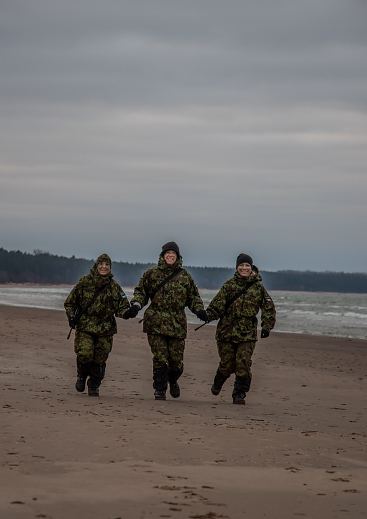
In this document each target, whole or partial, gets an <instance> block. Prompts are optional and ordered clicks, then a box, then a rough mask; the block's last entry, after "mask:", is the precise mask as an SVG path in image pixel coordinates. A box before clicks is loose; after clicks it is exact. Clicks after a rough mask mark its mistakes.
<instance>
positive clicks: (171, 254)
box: [163, 250, 177, 265]
mask: <svg viewBox="0 0 367 519" xmlns="http://www.w3.org/2000/svg"><path fill="white" fill-rule="evenodd" d="M163 258H164V261H165V262H166V263H167V265H174V264H175V263H176V260H177V254H176V253H175V251H173V250H168V251H167V252H165V254H164V256H163Z"/></svg>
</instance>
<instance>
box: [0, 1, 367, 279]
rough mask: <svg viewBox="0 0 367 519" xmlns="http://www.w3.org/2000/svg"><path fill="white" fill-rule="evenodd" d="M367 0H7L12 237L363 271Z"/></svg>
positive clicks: (5, 222) (131, 252) (6, 176)
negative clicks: (167, 247) (169, 245)
mask: <svg viewBox="0 0 367 519" xmlns="http://www.w3.org/2000/svg"><path fill="white" fill-rule="evenodd" d="M366 27H367V2H366V1H364V0H348V1H346V0H307V1H306V0H277V1H274V0H258V1H256V2H255V1H246V0H226V1H224V0H185V1H182V0H180V1H178V0H146V1H141V0H134V1H122V0H104V1H103V2H102V1H100V0H72V1H71V0H63V1H62V2H61V1H59V0H57V1H56V0H54V1H53V0H0V66H1V68H0V71H1V72H0V179H1V180H0V246H2V247H4V248H6V249H20V250H27V251H32V250H34V249H41V250H45V251H49V252H51V253H56V254H62V255H67V256H69V255H73V254H74V255H76V256H81V257H87V258H94V257H96V256H97V255H98V254H99V253H100V252H101V251H107V252H109V253H110V254H111V255H112V257H113V259H115V260H122V261H133V262H135V261H144V262H145V261H149V262H150V261H155V260H156V259H157V255H158V254H159V252H160V247H161V245H162V243H164V242H166V241H171V240H175V241H177V242H178V244H179V245H180V247H181V250H182V255H183V258H184V263H185V264H187V265H209V266H232V265H233V264H234V261H235V257H236V256H237V254H238V253H239V252H241V251H243V252H247V253H249V254H251V255H252V256H253V257H254V259H255V262H256V263H257V264H258V265H259V266H260V267H261V268H262V269H264V270H281V269H309V270H321V271H324V270H337V271H339V270H343V271H349V272H353V271H359V272H367V239H366V226H367V204H366V195H367V171H366V168H367V117H366V111H367V30H366Z"/></svg>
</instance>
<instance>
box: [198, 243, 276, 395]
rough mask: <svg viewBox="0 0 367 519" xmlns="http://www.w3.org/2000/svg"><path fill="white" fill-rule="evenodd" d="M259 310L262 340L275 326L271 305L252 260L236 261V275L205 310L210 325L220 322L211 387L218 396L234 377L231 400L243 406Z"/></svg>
mask: <svg viewBox="0 0 367 519" xmlns="http://www.w3.org/2000/svg"><path fill="white" fill-rule="evenodd" d="M260 310H261V338H266V337H268V336H269V334H270V330H272V328H273V327H274V325H275V317H276V312H275V307H274V303H273V301H272V299H271V297H270V295H269V294H268V292H267V291H266V289H265V287H264V285H263V284H262V280H261V276H260V274H259V271H258V269H257V267H255V265H254V264H253V260H252V258H251V256H249V255H248V254H245V253H241V254H239V255H238V257H237V259H236V272H235V274H234V276H233V277H232V278H231V279H229V280H228V281H226V283H224V285H223V286H222V288H221V289H220V290H219V292H218V293H217V295H216V296H215V297H214V298H213V300H212V301H211V303H210V304H209V306H208V308H207V316H208V320H209V321H214V320H217V319H219V322H218V325H217V331H216V341H217V348H218V354H219V357H220V363H219V366H218V369H217V372H216V374H215V377H214V382H213V385H212V387H211V391H212V393H213V395H219V393H220V391H221V389H222V387H223V384H224V382H225V381H226V380H227V378H229V377H230V376H231V374H232V373H234V374H235V381H234V387H233V392H232V400H233V403H234V404H242V405H243V404H245V397H246V393H248V391H249V390H250V385H251V380H252V372H251V364H252V361H251V358H252V354H253V352H254V349H255V345H256V341H257V314H258V312H259V311H260Z"/></svg>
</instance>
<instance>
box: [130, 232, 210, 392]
mask: <svg viewBox="0 0 367 519" xmlns="http://www.w3.org/2000/svg"><path fill="white" fill-rule="evenodd" d="M149 300H150V305H149V307H148V308H147V309H146V311H145V313H144V325H143V331H144V332H145V333H146V334H147V337H148V343H149V345H150V348H151V351H152V354H153V388H154V390H155V392H154V396H155V399H156V400H165V399H166V390H167V384H168V382H169V385H170V394H171V396H172V397H173V398H178V397H179V396H180V387H179V385H178V382H177V381H178V379H179V377H180V376H181V375H182V372H183V355H184V348H185V338H186V334H187V320H186V315H185V307H188V308H189V309H190V310H191V312H193V313H194V314H195V315H196V316H197V317H198V318H199V319H201V320H202V321H206V319H207V316H206V312H205V310H204V305H203V302H202V300H201V297H200V295H199V291H198V289H197V287H196V285H195V283H194V281H193V279H192V277H191V276H190V274H189V273H188V272H187V271H186V270H185V269H184V268H182V258H181V255H180V250H179V247H178V245H177V243H175V242H168V243H165V244H164V245H163V246H162V251H161V254H160V256H159V261H158V265H157V266H155V267H153V268H151V269H149V270H147V271H146V272H145V273H144V274H143V276H142V278H141V279H140V281H139V284H138V286H137V287H136V288H135V290H134V295H133V298H132V300H131V307H130V309H129V310H127V312H125V314H124V318H125V319H129V318H131V317H135V316H136V315H137V314H138V312H139V310H140V309H141V308H143V307H144V306H145V305H146V304H147V303H148V301H149Z"/></svg>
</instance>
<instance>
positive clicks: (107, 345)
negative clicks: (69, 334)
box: [74, 330, 113, 365]
mask: <svg viewBox="0 0 367 519" xmlns="http://www.w3.org/2000/svg"><path fill="white" fill-rule="evenodd" d="M112 342H113V336H112V335H105V336H99V335H94V334H91V333H86V332H82V331H80V330H76V332H75V340H74V351H75V353H76V355H77V360H78V361H79V362H80V363H83V364H84V363H86V362H94V363H95V364H99V365H103V364H105V363H106V361H107V359H108V355H109V354H110V351H111V349H112Z"/></svg>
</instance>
